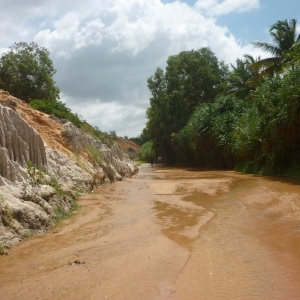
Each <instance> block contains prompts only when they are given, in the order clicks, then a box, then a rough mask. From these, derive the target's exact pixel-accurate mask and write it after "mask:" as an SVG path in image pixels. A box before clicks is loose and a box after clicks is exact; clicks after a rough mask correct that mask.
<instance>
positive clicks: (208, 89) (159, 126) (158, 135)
mask: <svg viewBox="0 0 300 300" xmlns="http://www.w3.org/2000/svg"><path fill="white" fill-rule="evenodd" d="M225 74H226V75H227V68H226V67H225V66H224V64H223V63H219V62H218V59H217V58H216V56H215V55H214V53H213V52H212V51H211V50H210V49H209V48H201V49H200V50H191V51H182V52H180V53H179V54H177V55H173V56H170V57H169V58H168V60H167V67H166V71H165V72H164V71H163V70H161V69H157V71H156V72H155V74H154V75H153V76H151V77H150V78H149V79H148V87H149V90H150V92H151V94H152V98H151V99H150V107H149V109H148V111H147V118H148V123H147V133H148V134H149V137H150V139H151V140H152V141H153V147H154V150H155V151H156V152H157V153H158V154H160V155H163V156H164V160H165V161H168V160H169V161H174V160H175V157H174V151H173V148H172V143H171V137H172V135H173V134H174V133H176V132H178V131H179V130H180V129H182V128H183V127H184V126H185V125H186V123H187V122H188V120H189V118H190V116H191V114H192V113H193V111H194V110H195V108H196V107H197V106H198V105H199V104H200V103H206V102H211V101H212V100H213V99H214V97H215V96H216V95H217V93H218V91H219V85H220V84H221V83H222V82H223V80H224V78H225Z"/></svg>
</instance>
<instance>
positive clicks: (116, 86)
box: [0, 0, 259, 136]
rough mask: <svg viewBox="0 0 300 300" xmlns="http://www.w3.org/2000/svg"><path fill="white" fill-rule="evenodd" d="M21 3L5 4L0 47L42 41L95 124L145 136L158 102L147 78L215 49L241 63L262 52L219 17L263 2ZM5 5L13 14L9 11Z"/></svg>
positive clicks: (69, 99) (70, 98) (65, 93)
mask: <svg viewBox="0 0 300 300" xmlns="http://www.w3.org/2000/svg"><path fill="white" fill-rule="evenodd" d="M19 2H20V1H17V0H4V1H1V4H0V17H3V18H2V19H1V21H0V30H1V31H2V32H9V37H3V35H2V36H1V37H0V45H4V46H3V47H4V48H5V47H8V46H10V45H12V44H13V43H14V42H16V41H20V40H25V41H28V42H30V41H31V40H33V39H34V40H35V41H36V42H37V43H38V44H39V45H40V46H43V47H46V48H47V49H48V50H49V51H50V53H51V58H52V60H53V63H54V66H55V68H56V69H57V74H56V75H55V80H56V83H57V85H58V87H59V88H60V90H61V92H62V97H61V99H62V101H65V102H66V103H67V105H68V106H69V107H70V108H71V109H72V110H73V111H74V112H76V113H79V114H81V115H82V116H83V117H84V118H85V119H86V120H87V121H88V122H90V123H91V124H92V125H97V126H98V127H99V128H100V129H101V130H104V131H111V130H115V131H116V132H117V133H118V134H120V135H128V136H136V135H138V134H139V133H141V130H142V129H143V127H144V124H145V113H146V108H147V107H148V105H149V97H150V94H149V91H148V89H147V78H148V77H149V76H151V75H153V73H154V72H155V70H156V68H157V67H164V65H165V62H166V60H167V58H168V56H170V55H173V54H177V53H178V52H180V51H182V50H190V49H199V48H201V47H210V48H211V49H212V51H213V52H214V53H215V54H216V55H217V56H218V58H219V59H221V60H225V62H227V63H234V62H235V60H236V58H238V57H242V56H243V55H244V54H245V53H250V54H252V55H253V54H254V55H253V56H256V55H255V53H258V52H257V51H258V50H256V49H254V48H253V47H252V46H251V45H250V46H245V47H242V46H241V45H240V44H239V42H238V41H237V40H236V38H235V37H234V36H233V35H232V34H231V33H230V32H229V31H228V29H227V28H226V27H221V26H218V25H216V20H215V19H214V18H213V17H215V16H217V15H220V14H224V13H229V12H231V11H242V10H247V9H253V8H256V7H257V6H258V4H259V1H258V0H247V1H242V0H240V1H234V0H224V1H217V0H210V1H209V0H205V1H202V0H198V1H197V2H196V4H195V6H193V7H190V6H188V5H187V4H185V3H183V2H180V1H174V2H169V3H166V4H164V3H163V2H162V1H160V0H151V1H149V0H115V1H108V0H102V1H100V2H99V1H97V0H88V1H85V2H83V1H79V0H76V1H75V0H74V1H72V2H70V3H69V2H68V1H60V0H59V1H58V0H53V1H45V0H43V1H34V0H31V1H26V5H25V3H23V2H21V3H19ZM37 3H38V9H37V8H36V5H37ZM4 4H5V5H6V6H5V5H4ZM4 7H6V10H7V12H8V13H3V11H2V13H1V8H4ZM212 12H213V13H212ZM203 13H205V14H206V15H210V16H211V17H204V15H203ZM17 20H19V22H17ZM20 31H22V33H20ZM258 55H259V54H258ZM258 55H257V56H258Z"/></svg>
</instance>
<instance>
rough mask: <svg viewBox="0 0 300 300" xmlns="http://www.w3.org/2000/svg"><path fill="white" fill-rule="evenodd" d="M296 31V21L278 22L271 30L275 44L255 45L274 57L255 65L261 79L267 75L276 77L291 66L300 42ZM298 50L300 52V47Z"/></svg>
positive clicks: (257, 43)
mask: <svg viewBox="0 0 300 300" xmlns="http://www.w3.org/2000/svg"><path fill="white" fill-rule="evenodd" d="M296 31H297V20H296V19H291V20H289V21H288V20H284V21H277V22H276V23H275V24H273V25H272V26H271V27H270V30H269V32H270V35H271V37H272V39H273V42H274V43H273V44H268V43H262V42H254V43H253V44H254V45H255V46H257V47H259V48H262V49H263V50H265V51H267V52H269V53H271V54H272V55H273V56H272V57H269V58H265V59H261V60H259V61H257V62H256V63H254V64H253V67H254V68H255V69H256V70H258V71H259V72H260V75H261V77H263V76H265V75H269V76H274V75H276V74H279V73H281V72H283V71H284V70H285V69H286V68H289V67H290V66H291V62H292V61H293V59H294V56H293V53H294V52H295V51H292V50H293V47H294V46H295V45H296V44H298V43H299V42H300V34H297V32H296ZM297 49H298V50H299V46H298V47H297ZM296 52H299V51H296ZM295 55H296V54H295ZM298 55H299V53H298Z"/></svg>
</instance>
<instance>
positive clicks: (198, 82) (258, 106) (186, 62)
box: [142, 19, 300, 175]
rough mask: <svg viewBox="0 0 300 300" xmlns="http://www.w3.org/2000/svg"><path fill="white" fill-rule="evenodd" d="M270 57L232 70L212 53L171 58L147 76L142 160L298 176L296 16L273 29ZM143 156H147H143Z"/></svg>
mask: <svg viewBox="0 0 300 300" xmlns="http://www.w3.org/2000/svg"><path fill="white" fill-rule="evenodd" d="M269 32H270V36H271V37H272V40H273V43H271V44H270V43H263V42H255V43H253V44H254V45H255V46H257V47H260V48H262V49H263V50H265V51H267V52H268V53H270V57H268V58H264V59H261V58H260V57H258V58H254V57H252V56H250V55H245V56H244V57H243V58H238V59H237V60H236V63H235V64H232V65H231V66H230V67H229V66H227V65H225V63H224V62H222V61H218V59H217V57H216V56H215V54H214V53H213V52H212V51H211V50H210V49H209V48H201V49H199V50H190V51H182V52H180V53H179V54H177V55H172V56H170V57H169V58H168V60H167V64H166V68H165V70H163V69H161V68H157V70H156V71H155V73H154V74H153V75H152V76H151V77H149V78H148V88H149V90H150V92H151V98H150V106H149V108H148V109H147V113H146V116H147V123H146V127H145V129H144V130H143V133H142V135H143V136H146V137H147V138H148V142H146V143H145V144H144V146H143V149H142V155H144V156H145V154H146V156H147V155H148V156H149V155H155V156H163V158H164V161H165V162H167V163H176V164H184V165H190V166H195V167H213V168H230V169H234V168H236V169H238V170H242V171H247V172H255V173H266V174H268V173H269V174H286V175H289V174H288V172H290V173H291V172H292V173H293V174H296V173H297V172H298V175H300V172H299V171H300V122H299V121H300V63H299V62H300V34H298V33H297V21H296V20H295V19H290V20H283V21H277V22H276V23H275V24H273V25H272V26H271V27H270V31H269ZM144 158H145V157H144Z"/></svg>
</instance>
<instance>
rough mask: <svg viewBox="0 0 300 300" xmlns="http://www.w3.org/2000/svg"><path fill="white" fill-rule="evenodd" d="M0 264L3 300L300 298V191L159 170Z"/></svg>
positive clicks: (118, 186)
mask: <svg viewBox="0 0 300 300" xmlns="http://www.w3.org/2000/svg"><path fill="white" fill-rule="evenodd" d="M80 204H81V208H80V210H79V211H78V212H77V213H76V215H75V216H74V217H73V218H72V219H70V220H67V221H65V222H63V224H61V225H60V226H58V227H56V228H54V229H52V230H50V231H49V232H47V233H46V234H43V235H41V236H38V237H32V238H29V239H28V240H26V241H23V242H22V243H20V244H19V245H18V246H16V247H14V248H13V249H12V250H11V251H10V253H9V255H8V256H2V257H0V265H1V272H0V299H133V300H135V299H170V300H171V299H172V300H173V299H180V300H181V299H300V285H299V282H300V185H299V182H288V181H283V180H275V179H266V178H262V177H257V176H250V175H241V174H238V173H235V172H228V171H226V172H225V171H202V172H201V171H194V170H186V169H175V168H173V169H172V168H159V167H155V168H151V167H150V166H149V165H143V166H142V167H141V168H140V172H139V173H138V174H137V175H135V176H134V177H132V178H127V179H125V180H123V181H122V182H117V183H115V184H112V185H107V186H104V187H101V188H99V189H98V190H97V191H95V192H94V193H93V194H88V195H85V196H84V197H83V198H82V199H81V201H80Z"/></svg>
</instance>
